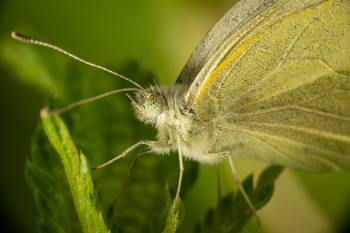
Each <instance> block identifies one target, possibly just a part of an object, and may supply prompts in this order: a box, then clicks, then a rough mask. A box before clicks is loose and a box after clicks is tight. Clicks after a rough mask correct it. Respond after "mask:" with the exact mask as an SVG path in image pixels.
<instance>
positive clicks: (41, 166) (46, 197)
mask: <svg viewBox="0 0 350 233" xmlns="http://www.w3.org/2000/svg"><path fill="white" fill-rule="evenodd" d="M26 178H27V181H28V183H29V185H30V187H31V189H32V190H33V193H34V197H35V200H36V203H37V207H38V210H39V219H38V227H39V231H40V232H52V233H56V232H57V233H64V232H81V227H80V224H77V223H79V219H78V216H77V214H76V211H75V208H74V204H73V200H72V197H71V193H70V190H69V186H68V183H67V179H66V177H65V174H64V172H63V166H62V164H61V162H60V159H59V157H58V156H56V155H55V151H54V150H53V148H52V147H51V146H50V144H49V142H48V139H47V137H46V135H45V132H43V129H42V128H41V127H39V129H38V130H37V132H36V133H35V137H34V140H33V144H32V157H31V161H28V162H27V166H26ZM62 223H64V224H62Z"/></svg>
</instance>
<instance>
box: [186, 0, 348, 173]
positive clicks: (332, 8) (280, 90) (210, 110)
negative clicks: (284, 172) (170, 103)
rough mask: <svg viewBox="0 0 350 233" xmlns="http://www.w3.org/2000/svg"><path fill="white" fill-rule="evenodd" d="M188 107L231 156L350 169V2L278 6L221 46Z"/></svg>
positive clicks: (283, 1) (301, 1)
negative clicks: (212, 125)
mask: <svg viewBox="0 0 350 233" xmlns="http://www.w3.org/2000/svg"><path fill="white" fill-rule="evenodd" d="M186 101H187V103H188V104H189V105H190V106H192V108H193V110H194V111H195V112H196V114H197V116H198V117H199V118H200V119H201V120H202V121H212V122H215V124H216V125H217V127H218V128H220V130H221V131H220V132H221V135H220V138H222V140H221V141H220V146H219V145H218V146H219V147H220V148H223V149H225V150H230V151H231V152H232V153H234V154H237V155H239V156H243V157H251V158H256V159H261V160H265V161H268V162H272V163H278V164H284V165H286V166H290V167H297V168H303V169H306V170H313V171H327V170H343V169H350V1H348V0H343V1H342V0H292V1H288V0H280V1H276V2H275V3H273V4H272V5H270V6H269V7H268V8H266V9H265V10H264V11H263V12H261V13H260V15H259V16H255V17H254V18H253V19H251V20H250V21H249V22H248V23H246V24H245V25H244V26H242V27H240V28H239V29H238V31H235V32H234V33H232V35H231V36H230V37H228V38H226V40H225V41H224V42H223V43H222V45H221V46H220V47H219V48H218V49H217V50H216V51H215V52H214V53H213V54H212V56H211V57H210V58H209V59H208V61H207V62H206V64H205V65H203V67H202V68H201V70H200V71H199V72H198V74H197V77H196V79H195V80H194V81H193V83H192V84H191V86H190V89H189V91H188V93H187V96H186ZM237 141H239V146H238V144H237V143H236V142H237Z"/></svg>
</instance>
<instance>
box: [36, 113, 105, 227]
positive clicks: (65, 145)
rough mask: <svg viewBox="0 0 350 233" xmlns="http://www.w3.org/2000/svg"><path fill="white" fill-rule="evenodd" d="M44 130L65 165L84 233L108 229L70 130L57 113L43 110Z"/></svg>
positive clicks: (83, 161)
mask: <svg viewBox="0 0 350 233" xmlns="http://www.w3.org/2000/svg"><path fill="white" fill-rule="evenodd" d="M41 115H42V124H43V127H44V130H45V132H46V134H47V136H48V138H49V140H50V142H51V144H52V145H53V146H54V148H55V149H56V151H57V152H58V154H59V156H60V158H61V161H62V163H63V166H64V170H65V173H66V176H67V180H68V184H69V188H70V190H71V193H72V197H73V202H74V205H75V208H76V211H77V214H78V217H79V220H80V223H81V226H82V229H83V232H85V233H90V232H91V233H96V232H101V233H103V232H109V231H108V229H107V227H106V225H105V223H104V220H103V217H102V214H101V212H100V211H98V210H97V208H96V204H95V199H94V193H93V183H92V179H91V175H90V169H89V166H88V162H87V160H86V158H85V156H84V155H83V154H82V153H79V152H78V150H77V149H76V147H75V145H74V143H73V141H72V139H71V137H70V134H69V132H68V129H67V128H66V126H65V124H64V123H63V121H62V120H61V118H60V117H58V116H57V115H53V116H48V113H47V112H46V110H44V111H43V112H42V114H41Z"/></svg>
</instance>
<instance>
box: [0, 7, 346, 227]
mask: <svg viewBox="0 0 350 233" xmlns="http://www.w3.org/2000/svg"><path fill="white" fill-rule="evenodd" d="M233 4H234V0H176V1H175V0H134V1H122V0H105V1H99V2H97V1H91V0H85V1H80V0H79V1H68V0H61V1H54V2H53V1H44V0H7V1H6V0H2V1H1V2H0V95H1V97H0V109H1V114H0V119H1V121H0V132H1V134H0V135H1V138H0V148H1V155H0V161H1V162H0V165H1V167H0V188H1V191H0V217H1V219H0V222H1V229H0V230H1V232H37V229H36V215H37V210H36V207H35V203H34V200H33V195H32V193H31V191H30V190H29V188H28V186H27V184H26V181H25V178H24V167H25V163H26V160H27V159H28V158H29V154H30V143H31V138H32V136H33V133H34V131H35V128H36V126H37V124H38V120H39V111H40V108H41V107H42V106H43V105H44V103H45V101H46V100H47V98H48V96H50V95H52V94H53V93H52V92H51V91H52V90H53V89H54V87H53V85H55V83H54V82H50V81H48V80H50V79H49V78H48V77H49V76H50V75H51V74H52V72H50V71H52V70H55V71H57V72H55V74H56V73H57V74H59V73H60V69H61V68H62V67H63V66H64V65H65V61H66V60H67V59H66V58H62V56H60V55H57V54H55V53H54V52H50V51H44V52H42V53H43V55H42V56H46V57H50V59H48V61H47V62H46V63H45V64H44V67H47V70H45V69H42V67H43V66H42V65H43V64H37V63H36V62H37V60H36V58H35V57H31V56H32V55H31V54H30V53H26V51H25V48H26V46H24V47H23V45H21V49H24V50H23V51H21V53H19V54H21V56H17V55H16V54H17V53H16V50H15V49H14V48H16V47H17V46H20V45H19V44H18V42H15V41H11V40H10V32H11V31H12V30H17V31H22V32H25V33H27V34H30V35H33V36H35V37H39V38H41V39H43V40H47V41H50V42H52V43H55V44H57V45H60V46H61V47H63V48H66V49H69V50H70V51H73V52H74V53H76V54H79V55H80V56H82V57H84V58H88V59H89V60H93V61H94V62H96V63H98V64H112V67H118V66H121V65H122V64H124V63H125V62H126V61H130V60H133V61H136V62H137V63H139V65H140V66H141V67H142V69H144V70H147V71H150V72H152V73H153V74H154V75H155V77H156V79H157V81H158V82H159V83H163V84H164V83H173V82H174V81H175V80H176V77H177V75H178V74H179V72H180V71H181V68H182V66H183V65H184V64H185V62H186V60H187V58H188V57H189V55H190V54H191V52H192V51H193V49H194V48H195V46H196V44H197V43H198V42H199V41H200V39H201V38H202V37H203V36H204V34H205V33H206V32H207V31H208V30H209V29H210V27H211V26H212V25H213V24H214V23H215V22H216V21H217V20H218V19H219V18H220V17H221V16H222V15H223V14H224V12H225V11H227V10H228V9H229V8H230V7H231V6H232V5H233ZM36 50H38V51H40V50H44V49H41V48H36ZM26 55H27V56H26ZM28 64H30V65H31V67H33V69H34V70H28V68H26V67H28ZM35 67H38V68H37V70H35ZM81 69H82V70H84V73H89V74H90V76H96V83H98V76H101V73H100V72H97V71H93V70H92V69H91V68H89V67H84V66H82V67H81ZM33 76H37V79H35V78H34V79H33ZM50 78H51V77H50ZM53 79H60V77H54V78H53ZM96 85H98V84H96ZM106 91H107V90H106ZM120 98H123V97H120ZM131 114H132V113H131V112H130V116H131ZM115 124H121V122H115ZM238 165H239V171H240V172H241V174H247V173H249V172H252V171H260V170H261V168H262V167H263V166H264V164H260V163H258V162H251V161H240V162H239V164H238ZM174 166H175V165H174ZM176 166H177V164H176ZM222 168H223V174H224V175H225V174H226V173H227V171H226V168H227V167H226V166H225V165H223V166H222ZM242 176H243V175H242ZM215 180H216V177H215V169H214V168H213V167H210V166H201V168H200V176H199V180H198V181H197V183H196V185H195V186H194V187H193V189H192V190H191V192H190V193H189V195H188V196H187V200H186V201H187V202H191V203H193V204H194V206H197V207H198V210H197V211H195V212H193V213H191V212H189V213H188V215H187V216H189V217H195V218H198V219H200V218H201V217H202V215H203V213H204V211H205V209H206V208H207V207H208V206H210V205H213V204H214V202H215V195H216V194H215V192H216V186H215ZM223 184H224V186H225V190H226V191H227V190H230V189H231V188H232V180H231V178H230V177H227V179H225V180H224V181H223ZM260 215H261V218H262V227H261V228H260V229H258V228H257V227H256V226H255V223H254V222H252V223H251V224H250V225H249V226H248V227H247V228H246V229H245V231H246V232H271V233H279V232H300V233H303V232H305V233H306V232H307V233H323V232H324V233H332V232H334V233H335V232H341V233H345V232H350V174H349V173H333V174H311V173H306V172H300V171H293V170H287V171H286V172H285V173H284V174H283V175H282V176H281V177H280V179H279V181H278V182H277V188H276V192H275V195H274V197H273V199H272V201H271V202H270V203H269V204H268V205H267V207H265V208H264V209H263V210H262V211H261V212H260Z"/></svg>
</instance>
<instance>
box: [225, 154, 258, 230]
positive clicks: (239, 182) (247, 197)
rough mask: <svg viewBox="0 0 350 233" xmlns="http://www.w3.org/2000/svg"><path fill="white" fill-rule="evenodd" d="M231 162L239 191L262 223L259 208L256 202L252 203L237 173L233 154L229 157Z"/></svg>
mask: <svg viewBox="0 0 350 233" xmlns="http://www.w3.org/2000/svg"><path fill="white" fill-rule="evenodd" d="M228 160H229V163H230V168H231V173H232V176H233V178H234V179H235V180H236V183H237V185H238V188H239V191H240V192H241V194H242V195H243V198H244V199H245V201H246V202H247V204H248V206H249V208H250V209H251V210H252V211H253V213H254V215H255V218H256V221H257V222H258V224H259V225H260V220H259V216H258V214H257V210H256V208H255V207H254V204H253V203H252V201H251V200H250V198H249V196H248V194H247V193H246V191H245V190H244V188H243V186H242V182H241V179H240V177H239V175H238V174H237V170H236V167H235V164H234V163H233V158H232V156H229V157H228Z"/></svg>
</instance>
